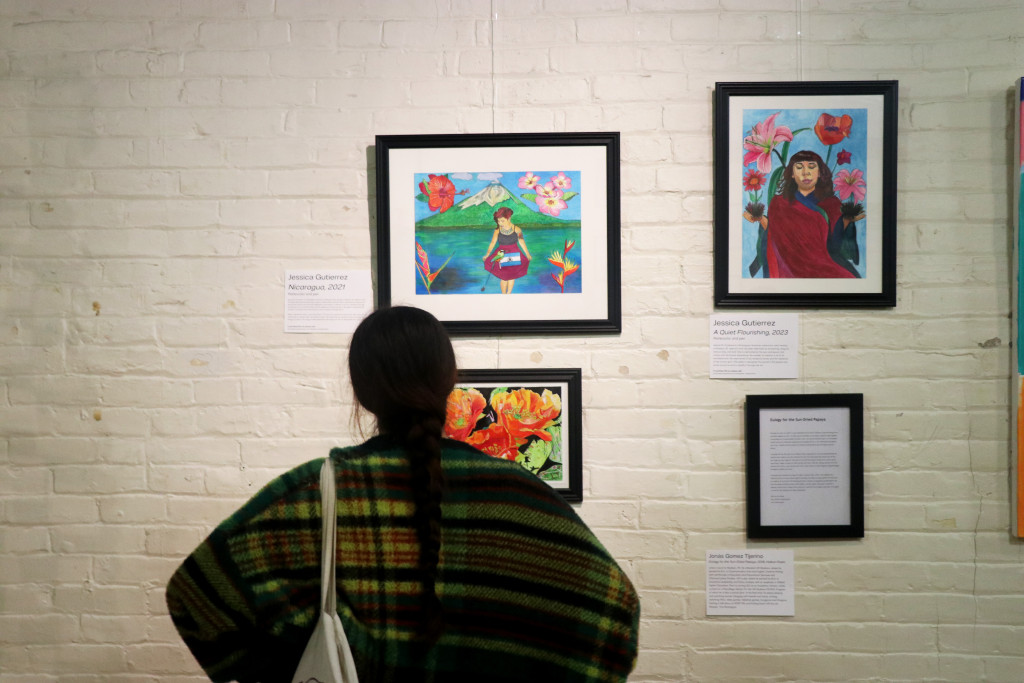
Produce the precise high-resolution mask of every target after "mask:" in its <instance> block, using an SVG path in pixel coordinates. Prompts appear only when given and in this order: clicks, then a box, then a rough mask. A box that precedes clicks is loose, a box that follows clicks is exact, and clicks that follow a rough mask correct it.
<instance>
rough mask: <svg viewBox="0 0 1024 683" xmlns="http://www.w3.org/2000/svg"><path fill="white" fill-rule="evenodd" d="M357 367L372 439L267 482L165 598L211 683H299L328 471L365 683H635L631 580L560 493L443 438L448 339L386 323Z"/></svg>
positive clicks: (340, 581) (197, 554)
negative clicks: (330, 469) (325, 468)
mask: <svg viewBox="0 0 1024 683" xmlns="http://www.w3.org/2000/svg"><path fill="white" fill-rule="evenodd" d="M348 370H349V377H350V378H351V382H352V392H353V396H354V397H355V401H356V414H357V415H367V416H372V417H373V419H374V423H375V432H376V433H375V434H374V435H373V436H372V437H371V438H370V439H368V440H366V441H364V442H363V443H361V444H357V445H350V446H345V447H335V448H332V449H331V450H330V451H329V452H328V453H323V454H319V455H318V457H315V458H314V459H312V460H310V461H308V462H306V463H305V464H302V465H298V466H297V467H293V468H292V469H290V470H288V471H287V472H284V473H283V474H281V475H280V476H278V477H277V478H276V479H274V480H273V481H271V482H270V483H269V484H267V485H266V486H265V487H264V488H263V489H261V490H260V492H258V493H257V494H256V495H255V496H254V497H253V498H251V499H250V500H249V501H248V502H247V503H245V504H244V505H243V506H242V507H241V508H239V509H238V510H236V511H235V512H234V513H233V514H232V515H231V516H230V517H228V518H227V519H226V520H224V521H223V522H221V524H220V525H218V526H217V528H216V529H214V531H213V532H212V533H211V534H210V535H209V536H208V537H207V538H206V539H205V540H204V541H203V542H202V543H201V544H200V545H199V546H198V547H197V548H196V549H195V550H194V551H193V552H192V554H191V555H189V557H187V558H186V559H185V560H184V562H183V563H182V564H181V566H180V567H179V568H178V569H177V571H176V572H175V573H174V575H173V576H172V577H171V579H170V581H169V583H168V586H167V591H166V598H167V608H168V612H169V614H170V617H171V619H172V620H173V622H174V625H175V627H176V628H177V630H178V633H179V634H180V635H181V636H182V638H183V639H184V641H185V644H186V645H188V647H189V649H190V650H191V651H192V654H193V655H195V658H196V660H197V662H198V663H199V665H200V666H202V668H203V669H204V670H205V672H206V674H207V675H208V676H209V678H210V679H211V680H213V681H218V682H219V681H239V682H240V683H256V682H260V681H261V682H263V683H267V682H269V681H292V680H293V678H292V673H293V672H294V671H295V668H296V666H297V665H298V662H299V658H300V657H301V655H302V653H303V650H304V649H305V646H306V643H307V642H308V641H309V637H310V634H311V633H312V631H313V628H314V626H315V624H316V622H317V614H318V612H319V609H320V582H321V569H320V551H321V545H322V544H321V533H322V531H321V524H322V516H323V514H324V510H322V505H321V502H320V501H321V494H320V470H321V466H322V464H323V461H324V456H326V457H328V458H330V459H331V461H332V464H333V466H334V476H335V484H336V488H337V503H336V506H335V509H334V510H328V511H327V514H334V515H336V516H337V543H336V551H335V552H336V579H337V609H338V616H339V618H340V620H341V622H342V624H343V627H344V633H345V635H346V636H347V639H348V642H349V645H350V647H351V650H352V658H353V660H354V663H355V666H356V669H357V670H358V674H359V680H360V681H363V682H364V683H371V682H372V683H387V682H394V683H440V682H442V681H487V683H520V682H521V681H535V682H536V683H545V682H547V681H559V682H560V683H623V682H624V681H626V679H627V677H628V676H629V673H630V671H632V669H633V666H634V664H635V663H636V653H637V633H638V628H639V618H640V603H639V597H638V595H637V592H636V590H635V588H634V587H633V584H632V582H631V581H630V579H629V577H628V576H627V575H626V574H625V572H624V571H623V569H622V568H621V567H619V565H618V563H617V562H616V561H615V560H614V559H613V558H612V556H611V555H610V554H609V553H608V551H607V550H606V549H605V548H604V546H603V545H602V544H601V542H600V541H599V540H598V538H597V537H596V536H595V535H594V533H593V532H592V531H591V530H590V528H589V527H587V525H586V524H585V523H584V522H583V520H582V519H580V517H579V516H578V515H577V514H576V511H575V510H573V509H572V508H571V507H570V506H569V505H568V504H567V503H566V502H565V501H564V500H563V499H562V498H561V497H560V496H559V494H558V493H556V492H555V490H554V489H553V488H551V486H549V485H548V484H547V483H545V482H543V481H541V480H540V479H538V478H537V476H535V475H534V474H533V473H532V472H529V471H527V470H526V469H524V468H523V467H522V466H521V465H520V464H518V463H516V462H510V461H508V460H503V459H499V458H494V457H491V456H490V455H487V454H485V453H483V452H481V451H479V450H477V449H475V448H473V447H472V446H470V445H469V444H466V443H463V442H461V441H455V440H453V439H450V438H447V437H446V435H445V423H446V419H447V416H448V399H449V396H450V394H451V393H452V389H453V388H454V387H455V381H456V378H457V367H456V362H455V352H454V349H453V348H452V344H451V340H450V339H449V337H448V334H447V332H446V331H445V328H444V326H443V325H442V324H441V323H440V322H439V321H438V320H437V319H436V318H435V317H434V316H433V315H431V314H430V313H428V312H426V311H424V310H422V309H419V308H412V307H406V306H395V307H391V308H382V309H379V310H377V311H375V312H374V313H371V314H370V315H369V316H367V317H366V318H365V319H364V320H363V321H362V322H361V323H360V324H359V327H358V328H357V329H356V331H355V333H354V334H353V335H352V340H351V344H350V346H349V358H348ZM306 683H308V682H306Z"/></svg>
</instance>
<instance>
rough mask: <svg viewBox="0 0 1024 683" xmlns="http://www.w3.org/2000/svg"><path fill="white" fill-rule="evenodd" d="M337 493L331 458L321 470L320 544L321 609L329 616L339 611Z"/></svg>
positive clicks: (328, 458)
mask: <svg viewBox="0 0 1024 683" xmlns="http://www.w3.org/2000/svg"><path fill="white" fill-rule="evenodd" d="M336 502H337V492H336V491H335V482H334V465H333V464H332V463H331V458H330V456H328V457H327V459H326V460H324V466H323V467H321V468H320V505H321V508H322V511H321V513H320V514H321V516H322V517H323V525H322V527H321V530H320V542H321V546H320V547H321V548H323V552H322V554H321V557H320V608H321V609H322V610H323V611H325V612H327V614H329V615H334V614H336V613H337V611H338V596H337V587H336V586H335V583H334V574H335V569H334V560H335V547H336V546H335V544H336V543H337V537H338V513H337V509H336Z"/></svg>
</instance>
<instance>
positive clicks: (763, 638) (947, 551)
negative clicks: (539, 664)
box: [0, 0, 1024, 683]
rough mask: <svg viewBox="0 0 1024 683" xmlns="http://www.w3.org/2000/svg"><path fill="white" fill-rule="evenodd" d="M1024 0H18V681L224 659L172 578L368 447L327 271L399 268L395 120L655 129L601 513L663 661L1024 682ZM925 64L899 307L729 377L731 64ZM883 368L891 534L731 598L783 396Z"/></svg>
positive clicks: (522, 362) (9, 191)
mask: <svg viewBox="0 0 1024 683" xmlns="http://www.w3.org/2000/svg"><path fill="white" fill-rule="evenodd" d="M1022 45H1024V5H1021V3H1020V2H1019V1H1018V0H928V1H925V0H898V1H892V0H853V1H851V2H843V3H838V2H833V1H831V0H799V1H798V2H793V0H686V1H685V2H680V1H679V0H629V1H628V2H627V0H600V1H599V2H595V1H593V0H573V1H566V0H562V1H561V2H549V1H547V0H519V1H517V2H510V1H509V0H451V1H449V2H441V1H435V2H411V1H409V0H400V1H398V0H396V1H395V2H371V1H370V0H239V1H237V2H219V1H217V0H180V1H179V2H172V3H168V2H162V1H159V0H138V1H135V2H122V1H120V0H91V1H90V2H88V3H82V2H77V1H76V0H6V1H5V2H2V3H0V314H2V315H0V683H27V682H28V681H32V682H33V683H34V682H37V681H56V680H62V681H81V682H83V683H94V682H96V681H155V680H159V681H165V682H171V683H177V682H185V681H197V680H202V677H201V674H200V672H199V671H198V669H197V667H196V665H195V663H194V662H193V661H192V658H191V656H190V655H189V654H188V652H187V651H186V650H185V648H184V647H183V646H182V645H181V643H180V641H179V640H178V638H177V635H176V634H175V632H174V630H173V627H172V625H171V623H170V620H169V619H168V618H167V616H166V608H165V607H164V604H163V587H164V585H165V582H166V580H167V578H168V576H169V575H170V573H171V572H172V571H173V570H174V568H175V567H176V566H177V564H178V562H180V560H181V558H182V557H183V556H184V555H185V554H186V553H187V552H188V551H189V550H190V549H191V548H192V547H193V546H194V545H195V544H196V543H197V542H199V540H200V539H201V538H202V537H203V536H204V534H205V533H207V532H208V531H209V530H210V529H211V528H212V527H213V526H214V525H215V524H216V523H217V522H218V521H220V520H221V519H223V518H224V517H225V516H226V515H227V514H229V513H230V512H231V511H233V510H234V509H235V507H236V506H237V505H239V504H240V503H241V502H242V501H244V500H245V499H246V498H247V497H248V496H250V495H252V493H254V492H255V491H256V490H257V489H258V488H259V486H261V485H262V484H263V483H265V482H266V481H268V480H269V479H270V478H272V477H273V476H275V475H276V474H278V473H280V472H281V471H283V470H285V469H287V468H289V467H291V466H293V465H296V464H298V463H301V462H303V461H304V460H307V459H309V458H313V457H317V456H319V455H322V454H323V453H325V452H326V450H327V448H329V447H330V446H331V445H333V444H349V443H353V442H355V441H357V440H358V439H359V435H358V432H357V431H356V429H355V426H354V425H353V423H352V422H351V420H350V418H349V413H350V409H351V404H352V397H351V390H350V389H349V388H348V386H347V379H346V377H345V373H344V362H345V350H346V347H347V338H346V337H344V336H333V335H286V334H284V333H283V332H282V326H283V325H282V322H283V321H282V314H283V301H282V280H283V274H284V271H285V269H288V268H315V267H332V268H368V267H370V264H371V260H370V259H371V254H372V252H373V250H372V247H371V243H372V241H371V236H372V234H373V229H374V226H373V216H374V214H375V211H374V209H373V201H374V193H375V188H374V187H373V184H374V180H373V172H374V169H373V162H372V145H373V140H374V135H375V134H388V133H442V132H443V133H452V132H465V133H470V132H472V133H480V132H484V133H486V132H521V131H574V130H576V131H578V130H616V131H621V133H622V220H623V230H622V273H623V283H624V287H623V293H622V298H623V304H624V311H625V315H624V330H623V333H622V334H621V335H620V336H616V337H612V338H606V337H603V338H578V337H574V338H568V339H554V340H546V339H539V338H515V337H508V338H501V339H459V340H457V341H456V345H457V350H458V355H459V360H460V363H461V364H462V365H463V366H465V367H481V368H484V367H557V366H578V367H581V368H582V369H583V375H584V385H583V394H584V404H585V413H584V432H585V435H584V462H585V465H584V467H585V472H584V486H585V499H586V502H585V503H584V504H583V505H582V506H581V507H580V512H581V514H582V515H583V516H584V517H585V518H586V519H587V520H588V521H589V522H590V523H591V524H592V525H593V526H594V527H595V529H596V531H597V533H598V535H599V536H600V537H601V538H602V540H603V541H604V542H605V543H606V544H607V546H608V548H609V549H610V550H611V552H612V553H614V554H615V555H616V556H617V557H618V558H619V559H620V561H621V562H622V563H623V564H624V565H625V566H626V567H627V569H628V570H629V572H630V574H631V576H632V577H633V578H634V580H635V582H636V584H637V586H638V588H639V589H640V591H641V595H642V600H643V622H642V628H641V647H642V650H641V655H640V659H639V664H638V667H637V671H636V673H635V674H634V675H633V676H632V678H631V680H633V681H710V682H713V681H763V680H774V681H783V680H784V681H797V680H798V681H853V680H858V681H868V680H871V681H920V680H932V681H949V682H961V681H963V682H966V681H979V680H985V681H993V682H1000V681H1001V682H1006V683H1019V682H1020V681H1022V680H1024V544H1021V543H1019V542H1017V541H1014V540H1012V539H1010V538H1009V536H1008V533H1007V527H1008V524H1009V506H1008V502H1007V498H1008V479H1007V465H1008V456H1007V451H1008V440H1007V434H1008V431H1009V388H1008V385H1009V382H1008V367H1009V358H1008V355H1009V352H1008V340H1009V338H1010V331H1009V326H1008V313H1009V300H1010V299H1009V291H1010V290H1009V250H1010V238H1009V235H1010V219H1011V217H1010V215H1009V206H1010V204H1011V202H1010V196H1009V194H1008V193H1009V192H1010V191H1011V189H1012V187H1013V186H1014V185H1013V181H1012V180H1011V177H1010V176H1011V168H1012V164H1011V161H1012V152H1011V150H1010V140H1011V139H1012V126H1011V121H1012V87H1013V83H1014V80H1015V79H1016V78H1017V77H1018V76H1020V75H1021V74H1022V72H1021V71H1020V69H1018V68H1016V66H1015V65H1017V64H1020V62H1021V60H1020V56H1021V54H1022V49H1021V46H1022ZM801 79H802V80H815V79H824V80H827V79H833V80H847V79H849V80H853V79H869V80H870V79H898V80H899V81H900V107H899V172H898V185H899V196H898V212H899V268H898V272H899V303H898V306H897V307H896V308H895V309H893V310H883V311H843V310H839V311H819V310H807V311H802V312H801V313H800V317H801V328H802V343H801V351H802V358H801V361H800V370H801V379H800V380H788V381H761V382H758V381H722V380H716V381H712V380H710V379H709V378H708V347H707V316H708V314H709V313H711V312H712V311H713V307H712V304H711V284H710V283H711V266H712V252H711V249H712V225H711V216H712V200H713V184H712V168H711V151H712V145H711V94H712V91H713V88H714V83H715V82H716V81H734V80H751V81H759V80H801ZM813 391H840V392H841V391H850V392H863V393H864V394H865V403H866V409H867V419H866V424H865V431H866V443H865V461H866V470H867V472H866V481H865V486H866V494H867V495H866V499H867V500H866V502H867V511H866V517H867V528H868V534H867V537H866V538H865V539H864V540H863V541H850V542H841V541H833V542H817V543H815V542H803V543H773V544H770V545H771V546H772V547H776V546H778V547H791V548H793V549H794V552H795V558H796V585H797V598H796V607H797V614H796V616H795V617H793V618H786V619H770V618H759V619H753V618H750V619H747V618H713V619H709V618H707V617H706V615H705V609H704V562H703V560H704V551H705V550H707V549H713V548H723V547H725V548H730V547H745V546H746V545H747V542H746V540H745V537H744V502H743V496H744V494H743V439H742V437H743V435H742V427H743V425H742V417H741V408H742V403H743V398H744V396H745V395H746V394H749V393H785V392H794V393H800V392H813Z"/></svg>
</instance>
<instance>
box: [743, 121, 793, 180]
mask: <svg viewBox="0 0 1024 683" xmlns="http://www.w3.org/2000/svg"><path fill="white" fill-rule="evenodd" d="M780 113H781V112H775V113H774V114H772V115H771V116H769V117H768V118H766V119H765V120H764V121H761V122H759V123H755V124H754V127H753V129H752V130H751V131H750V135H748V136H747V137H745V138H743V149H745V150H746V154H744V155H743V165H744V166H747V165H748V164H752V163H756V164H757V170H758V171H760V172H761V173H770V172H771V170H772V152H773V151H774V150H775V147H776V145H778V144H779V143H781V142H790V141H792V140H793V132H792V131H791V130H790V129H789V127H788V126H776V125H775V117H777V116H778V115H779V114H780Z"/></svg>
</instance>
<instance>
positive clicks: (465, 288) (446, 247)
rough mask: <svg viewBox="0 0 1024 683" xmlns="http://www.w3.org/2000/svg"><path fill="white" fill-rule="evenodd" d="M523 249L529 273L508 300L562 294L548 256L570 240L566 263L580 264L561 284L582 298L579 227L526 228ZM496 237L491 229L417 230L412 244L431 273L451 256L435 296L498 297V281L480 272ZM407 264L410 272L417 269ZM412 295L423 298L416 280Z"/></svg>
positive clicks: (436, 282) (432, 290) (420, 283)
mask: <svg viewBox="0 0 1024 683" xmlns="http://www.w3.org/2000/svg"><path fill="white" fill-rule="evenodd" d="M522 230H523V238H524V241H525V242H526V248H527V249H528V250H529V251H530V256H532V257H533V258H532V260H531V261H530V270H529V272H528V273H527V274H526V275H524V276H523V277H521V278H519V279H518V280H516V281H515V287H514V289H513V290H512V294H558V293H559V292H560V291H561V289H560V288H559V286H558V283H557V282H556V281H555V280H554V278H552V277H551V276H552V274H557V273H558V272H559V271H560V268H559V267H558V266H556V265H553V264H552V263H551V262H550V261H548V257H549V256H551V254H552V252H556V251H557V252H559V253H561V252H562V249H563V248H564V247H565V241H566V240H573V241H575V242H576V245H575V246H574V247H572V249H570V250H569V260H570V261H572V262H573V263H576V264H580V268H579V270H577V271H576V272H574V273H572V274H571V275H569V276H568V277H567V278H566V280H565V292H566V293H576V294H578V293H580V292H581V284H582V282H583V278H582V275H583V265H582V255H583V250H582V246H583V245H581V244H580V227H579V226H578V225H576V226H566V227H543V228H541V227H532V228H531V227H526V226H522ZM493 235H494V227H493V224H492V225H490V226H480V227H458V228H430V229H418V230H416V241H417V242H419V244H420V246H422V247H423V248H424V249H425V250H426V252H427V255H428V257H429V259H430V269H431V271H435V270H437V269H438V268H440V267H441V265H442V264H443V263H444V262H445V260H446V259H447V258H448V257H449V256H451V257H452V259H451V261H449V262H448V265H447V266H445V268H444V270H442V271H441V272H440V273H439V274H438V276H437V278H436V279H435V280H434V283H433V285H431V287H430V293H431V294H432V295H433V294H441V295H443V294H481V293H484V294H501V288H500V283H501V281H500V280H498V278H496V277H494V276H493V275H491V274H490V273H488V272H487V271H486V270H484V260H483V259H484V256H485V255H486V253H487V245H488V244H490V242H491V237H492V236H493ZM415 267H416V264H415V263H410V264H409V268H415ZM416 293H417V294H427V289H426V287H425V286H424V285H423V280H422V279H420V277H419V275H418V274H417V276H416Z"/></svg>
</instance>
